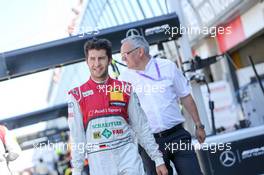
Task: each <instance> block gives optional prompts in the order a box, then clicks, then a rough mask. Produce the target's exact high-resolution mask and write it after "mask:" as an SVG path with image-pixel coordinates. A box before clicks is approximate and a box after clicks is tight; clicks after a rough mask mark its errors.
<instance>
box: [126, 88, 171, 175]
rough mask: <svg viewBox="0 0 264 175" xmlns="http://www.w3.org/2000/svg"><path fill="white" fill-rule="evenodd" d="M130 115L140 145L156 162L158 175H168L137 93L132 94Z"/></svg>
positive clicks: (129, 108)
mask: <svg viewBox="0 0 264 175" xmlns="http://www.w3.org/2000/svg"><path fill="white" fill-rule="evenodd" d="M128 115H129V119H130V124H131V126H132V129H133V130H134V131H135V133H136V137H137V139H138V141H139V144H140V145H141V146H142V147H143V148H144V149H145V150H146V152H147V153H148V155H149V156H150V157H151V159H152V160H153V161H155V164H156V171H157V173H158V175H167V173H168V171H167V169H166V166H165V164H164V160H163V158H162V153H161V152H160V151H159V146H158V144H157V143H156V141H155V139H154V136H153V134H152V133H151V130H150V128H149V125H148V120H147V117H146V115H145V113H144V111H143V109H142V108H141V107H140V103H139V100H138V97H137V95H136V94H135V93H131V97H130V101H129V104H128Z"/></svg>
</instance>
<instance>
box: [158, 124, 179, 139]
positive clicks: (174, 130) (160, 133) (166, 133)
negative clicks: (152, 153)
mask: <svg viewBox="0 0 264 175" xmlns="http://www.w3.org/2000/svg"><path fill="white" fill-rule="evenodd" d="M182 128H183V126H182V124H178V125H176V126H174V127H172V128H170V129H167V130H165V131H161V132H159V133H154V137H155V138H160V137H167V136H169V135H171V134H172V133H174V132H176V131H177V130H179V129H182Z"/></svg>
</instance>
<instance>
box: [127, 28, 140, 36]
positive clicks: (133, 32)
mask: <svg viewBox="0 0 264 175" xmlns="http://www.w3.org/2000/svg"><path fill="white" fill-rule="evenodd" d="M129 36H140V34H139V31H138V30H137V29H129V30H128V31H127V33H126V37H129Z"/></svg>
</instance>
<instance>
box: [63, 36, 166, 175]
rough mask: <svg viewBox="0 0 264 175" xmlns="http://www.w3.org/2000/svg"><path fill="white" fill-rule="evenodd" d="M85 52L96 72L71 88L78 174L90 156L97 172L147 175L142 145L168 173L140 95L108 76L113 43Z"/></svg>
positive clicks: (90, 45)
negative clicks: (139, 149)
mask: <svg viewBox="0 0 264 175" xmlns="http://www.w3.org/2000/svg"><path fill="white" fill-rule="evenodd" d="M84 51H85V55H86V63H87V65H88V67H89V69H90V73H91V76H90V79H89V80H88V81H87V82H86V83H84V84H83V85H81V86H80V87H77V88H74V89H72V90H71V91H69V102H68V123H69V128H70V136H71V144H72V145H71V151H72V166H73V175H80V174H81V172H82V168H83V165H84V160H85V158H86V154H87V158H88V161H89V167H90V174H91V175H144V174H145V172H144V169H143V164H142V160H141V157H140V155H139V153H138V145H137V143H139V144H140V145H141V146H143V147H144V148H145V150H146V152H147V153H148V154H149V156H150V157H151V159H152V160H153V161H155V163H156V171H157V174H158V175H167V173H168V171H167V169H166V167H165V165H164V161H163V158H162V154H161V152H160V151H159V150H158V145H157V144H156V142H155V139H154V137H153V135H152V134H151V131H150V129H149V125H148V122H147V118H146V116H145V113H144V111H143V110H142V108H141V107H140V103H139V100H138V98H137V95H136V94H135V93H133V91H132V90H131V86H130V85H129V84H128V83H125V82H121V81H118V80H114V79H112V78H110V77H109V75H108V66H109V64H110V63H111V59H112V50H111V43H110V41H108V40H106V39H99V40H98V39H92V40H89V41H87V42H86V44H85V45H84Z"/></svg>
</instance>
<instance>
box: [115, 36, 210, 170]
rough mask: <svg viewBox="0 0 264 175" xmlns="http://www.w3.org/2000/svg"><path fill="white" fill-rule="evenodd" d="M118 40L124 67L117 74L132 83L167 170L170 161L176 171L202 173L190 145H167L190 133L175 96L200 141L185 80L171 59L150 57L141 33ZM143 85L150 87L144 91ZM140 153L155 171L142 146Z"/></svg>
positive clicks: (184, 141)
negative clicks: (124, 69) (121, 71)
mask: <svg viewBox="0 0 264 175" xmlns="http://www.w3.org/2000/svg"><path fill="white" fill-rule="evenodd" d="M121 43H122V46H121V55H122V59H123V61H125V62H126V64H127V66H128V69H127V70H126V71H125V72H123V73H122V74H121V76H120V77H119V78H120V79H121V80H126V81H128V82H130V83H131V84H132V85H133V88H134V89H135V92H136V93H137V95H138V97H139V100H140V103H141V106H142V108H143V110H144V111H145V113H146V115H147V118H148V122H149V124H150V128H151V130H152V133H153V134H154V137H155V139H156V142H157V143H158V144H159V149H160V151H161V152H162V153H163V155H164V157H163V158H164V161H165V164H166V166H167V169H168V170H169V174H172V173H173V170H172V167H171V166H170V162H171V161H172V162H173V164H174V166H175V169H176V170H177V172H178V174H180V175H196V174H197V175H198V174H199V175H200V174H202V173H201V170H200V167H199V163H198V160H197V157H196V155H195V152H194V150H193V149H190V148H192V147H190V146H189V147H187V149H184V150H179V149H172V147H171V146H172V145H173V146H178V147H179V144H186V145H187V144H188V145H191V135H190V134H189V132H188V131H186V130H185V129H184V128H183V126H182V124H183V122H184V121H185V119H184V117H183V116H182V114H181V111H180V108H179V105H178V99H180V101H181V103H182V104H183V106H184V107H185V108H186V109H187V111H188V112H189V113H190V115H191V116H192V119H193V121H194V123H195V126H196V136H197V139H198V141H199V142H200V143H202V142H204V140H205V131H204V125H203V124H202V123H201V121H200V118H199V115H198V111H197V107H196V105H195V102H194V100H193V98H192V96H191V87H190V85H189V82H188V81H187V80H186V79H185V77H184V76H183V74H182V73H181V72H180V71H179V70H178V69H177V67H176V65H175V63H173V62H172V61H170V60H167V59H160V58H152V57H151V56H150V54H149V44H148V43H147V41H146V40H145V39H144V38H143V37H142V36H139V35H133V36H128V37H127V38H125V39H124V40H122V42H121ZM145 87H151V88H148V91H147V92H146V88H145ZM174 148H176V147H174ZM140 153H141V157H142V159H143V162H144V165H145V169H146V171H147V174H149V175H153V174H156V173H155V162H153V161H151V159H150V158H149V156H148V155H147V154H146V153H145V151H144V150H143V149H142V148H141V151H140Z"/></svg>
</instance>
